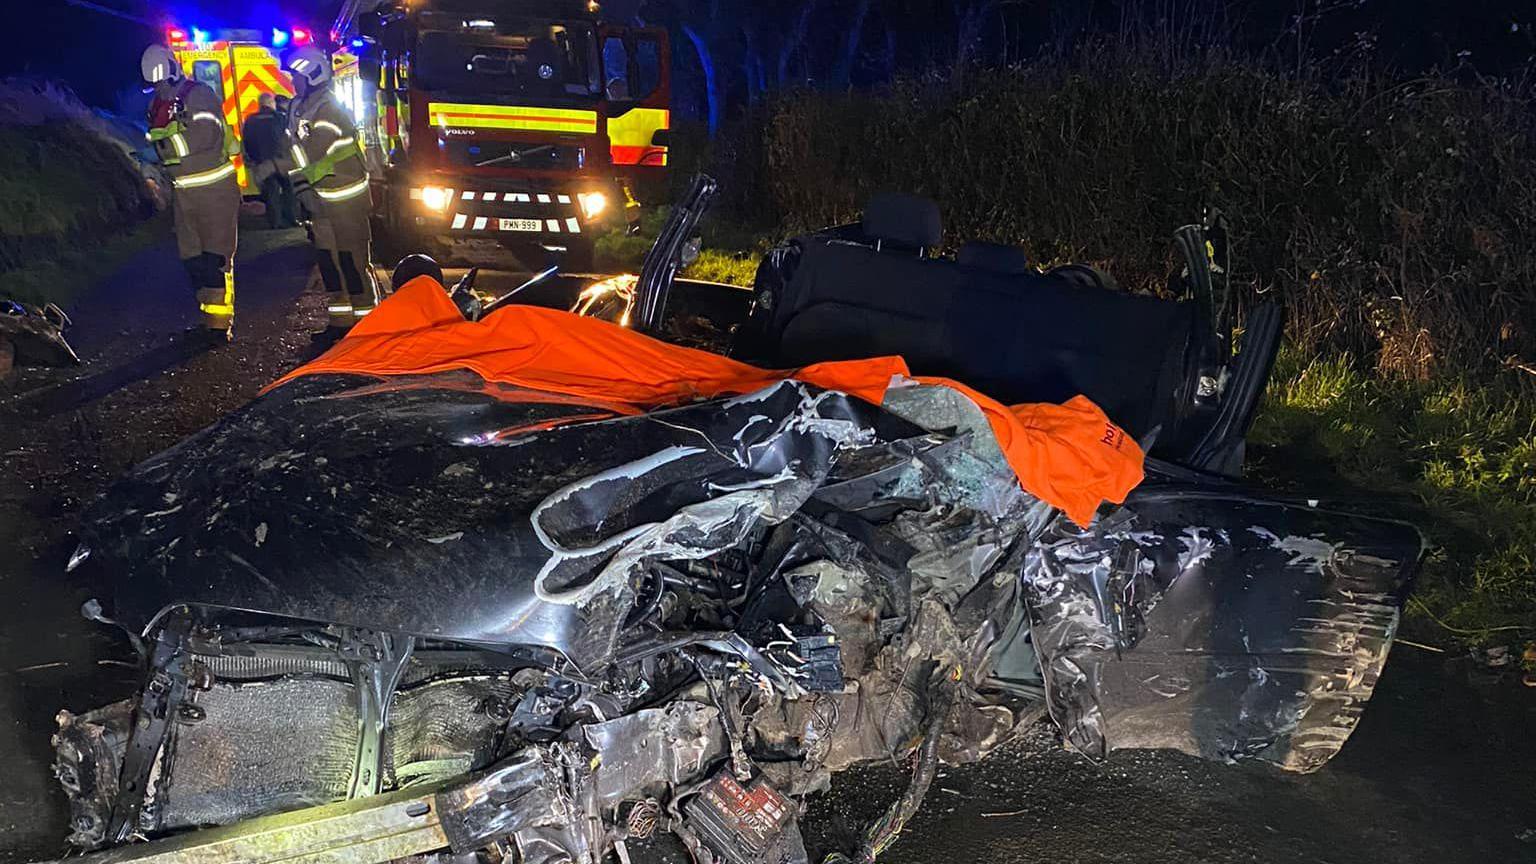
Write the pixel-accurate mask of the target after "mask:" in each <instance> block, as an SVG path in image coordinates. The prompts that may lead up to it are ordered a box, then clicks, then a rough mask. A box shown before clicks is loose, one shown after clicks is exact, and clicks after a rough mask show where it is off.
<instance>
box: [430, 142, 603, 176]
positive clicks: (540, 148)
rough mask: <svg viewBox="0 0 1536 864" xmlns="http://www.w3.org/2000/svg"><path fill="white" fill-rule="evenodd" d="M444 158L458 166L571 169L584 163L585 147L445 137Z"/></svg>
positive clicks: (579, 167) (580, 166) (584, 164)
mask: <svg viewBox="0 0 1536 864" xmlns="http://www.w3.org/2000/svg"><path fill="white" fill-rule="evenodd" d="M443 149H444V152H445V153H446V154H447V156H448V162H449V164H451V165H454V166H455V167H461V168H522V169H532V170H548V171H575V170H579V169H581V168H583V167H585V166H586V148H585V147H573V146H570V145H561V144H537V143H532V142H527V141H445V142H443Z"/></svg>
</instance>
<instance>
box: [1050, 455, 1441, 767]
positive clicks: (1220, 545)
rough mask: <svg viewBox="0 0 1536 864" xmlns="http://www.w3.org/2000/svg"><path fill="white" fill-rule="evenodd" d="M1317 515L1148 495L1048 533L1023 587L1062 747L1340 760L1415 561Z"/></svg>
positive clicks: (1377, 534)
mask: <svg viewBox="0 0 1536 864" xmlns="http://www.w3.org/2000/svg"><path fill="white" fill-rule="evenodd" d="M1315 503H1316V502H1310V503H1309V502H1306V501H1282V500H1273V499H1265V498H1260V497H1254V496H1250V495H1247V494H1245V493H1244V492H1242V491H1241V490H1239V489H1237V488H1236V487H1223V486H1220V485H1214V484H1200V485H1191V484H1186V483H1178V482H1170V481H1161V482H1159V481H1156V480H1154V481H1152V482H1150V483H1148V484H1147V485H1145V486H1143V487H1142V488H1141V489H1140V490H1138V491H1137V492H1135V493H1133V494H1132V496H1131V498H1130V499H1129V500H1128V501H1127V502H1126V504H1125V508H1124V509H1123V510H1122V511H1120V512H1118V513H1116V514H1114V515H1113V516H1112V517H1111V518H1109V519H1105V520H1101V521H1100V522H1099V523H1097V524H1095V526H1094V527H1093V528H1091V529H1090V530H1087V531H1083V530H1080V529H1078V528H1076V527H1075V526H1072V525H1071V524H1070V523H1067V522H1066V521H1065V520H1058V522H1057V523H1056V525H1055V526H1054V528H1053V529H1052V531H1051V532H1048V533H1047V535H1046V536H1045V537H1043V538H1042V539H1041V541H1040V542H1039V543H1038V544H1037V545H1036V546H1035V547H1034V548H1033V549H1032V550H1031V552H1030V553H1029V555H1028V557H1027V560H1026V564H1025V569H1024V578H1025V586H1026V592H1027V599H1028V601H1029V604H1030V606H1031V609H1032V612H1033V615H1034V621H1033V625H1032V637H1033V642H1034V645H1035V648H1036V650H1037V651H1038V652H1039V653H1040V655H1041V658H1042V668H1043V672H1044V677H1045V681H1046V689H1047V693H1048V697H1049V708H1050V711H1051V715H1052V717H1053V718H1054V719H1055V720H1056V722H1057V723H1058V724H1059V725H1060V726H1061V727H1062V729H1063V731H1064V733H1065V735H1066V739H1067V742H1068V743H1069V744H1070V745H1071V746H1072V747H1073V748H1074V749H1076V750H1078V751H1080V752H1082V753H1085V754H1087V755H1089V756H1091V757H1094V758H1103V757H1104V756H1105V755H1106V754H1107V753H1108V751H1110V750H1115V749H1123V748H1168V749H1175V750H1182V751H1184V752H1187V753H1191V754H1194V755H1197V756H1202V757H1205V758H1208V759H1216V760H1223V761H1232V760H1237V759H1248V758H1253V759H1261V760H1264V761H1267V762H1272V763H1274V764H1276V765H1279V766H1280V767H1282V768H1286V769H1289V770H1294V771H1312V770H1315V769H1317V768H1318V767H1321V766H1322V764H1323V763H1325V762H1326V761H1327V760H1328V759H1329V758H1331V757H1332V756H1333V755H1334V753H1336V752H1338V749H1339V748H1340V747H1341V746H1342V745H1343V743H1344V740H1345V739H1346V738H1347V737H1348V736H1349V733H1350V732H1351V731H1352V730H1353V729H1354V726H1355V723H1356V722H1357V721H1358V719H1359V716H1360V712H1361V711H1362V710H1363V707H1364V704H1365V702H1366V701H1367V700H1368V699H1369V698H1370V696H1371V692H1372V690H1373V688H1374V687H1375V684H1376V679H1377V676H1378V675H1379V674H1380V672H1381V668H1382V666H1383V664H1384V663H1385V662H1386V656H1387V650H1388V648H1390V646H1391V641H1392V636H1393V634H1394V633H1395V631H1396V628H1397V624H1398V618H1399V610H1400V608H1401V605H1402V601H1403V598H1404V596H1405V593H1406V591H1407V587H1408V582H1409V580H1410V578H1411V576H1412V574H1413V572H1414V569H1415V567H1416V565H1417V563H1418V560H1419V558H1420V556H1421V555H1422V553H1423V549H1424V545H1423V539H1422V537H1421V536H1420V534H1419V533H1418V531H1417V530H1416V529H1414V528H1413V527H1412V526H1409V525H1407V524H1404V523H1400V522H1394V521H1390V520H1385V519H1375V518H1368V517H1364V516H1359V515H1354V514H1350V513H1346V512H1340V511H1337V510H1332V509H1328V508H1326V507H1320V506H1314V505H1315Z"/></svg>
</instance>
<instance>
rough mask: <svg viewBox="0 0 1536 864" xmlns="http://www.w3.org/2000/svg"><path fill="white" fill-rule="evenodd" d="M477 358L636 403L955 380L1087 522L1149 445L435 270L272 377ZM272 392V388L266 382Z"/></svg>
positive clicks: (1082, 424) (865, 393)
mask: <svg viewBox="0 0 1536 864" xmlns="http://www.w3.org/2000/svg"><path fill="white" fill-rule="evenodd" d="M449 369H469V370H472V371H474V372H475V373H477V374H479V375H480V376H481V377H482V378H485V379H487V380H489V381H497V382H501V383H506V384H512V385H516V386H519V387H527V388H530V389H534V390H543V391H547V392H555V393H562V394H566V395H569V396H576V397H585V398H590V399H592V400H594V401H600V402H602V403H604V404H605V405H611V404H612V403H614V402H619V403H624V404H627V405H631V406H633V407H634V410H635V412H636V413H640V412H643V411H646V410H650V409H653V408H658V407H663V406H670V405H677V404H683V403H687V402H690V401H695V400H699V399H712V398H715V397H717V396H723V395H732V394H739V393H750V392H752V391H754V390H759V389H761V388H763V387H767V386H769V385H770V384H773V383H774V382H776V381H780V380H783V379H785V378H794V379H796V380H799V381H804V382H806V383H809V384H814V385H816V386H818V387H823V388H826V389H829V390H838V391H841V392H843V393H847V394H849V395H851V396H856V397H858V398H860V399H863V400H865V401H867V402H871V403H874V404H879V403H880V402H881V401H883V400H884V398H885V391H886V389H887V388H889V387H890V386H891V385H892V383H893V382H899V380H900V379H899V378H897V376H902V377H905V378H912V379H914V380H918V381H921V382H923V383H925V384H939V385H943V386H947V387H953V388H955V389H956V390H959V391H960V392H962V393H964V394H965V395H966V396H967V397H969V398H970V399H971V400H973V401H974V402H975V403H976V404H977V405H978V406H980V408H981V410H982V411H983V412H984V413H985V415H986V417H987V421H988V423H989V424H990V425H991V427H992V431H993V432H994V433H995V434H996V435H997V440H998V443H999V444H1000V445H1001V446H1002V449H1003V453H1004V454H1005V455H1006V456H1007V458H1008V462H1009V464H1010V465H1011V466H1012V467H1013V470H1014V473H1016V474H1017V475H1018V477H1019V483H1020V484H1021V485H1023V487H1024V489H1025V490H1026V491H1028V492H1029V493H1030V494H1032V495H1035V496H1036V497H1038V498H1041V499H1042V500H1045V501H1047V502H1049V503H1050V504H1052V505H1054V506H1056V507H1059V508H1061V509H1062V510H1064V511H1066V513H1067V515H1068V516H1069V517H1071V519H1072V520H1073V521H1074V522H1076V523H1078V524H1079V525H1085V526H1086V525H1087V524H1088V523H1089V522H1090V521H1092V519H1093V514H1094V511H1096V510H1097V509H1098V507H1099V504H1100V503H1101V502H1103V501H1104V500H1109V501H1113V502H1115V503H1119V502H1122V501H1124V500H1125V496H1126V494H1127V493H1129V492H1130V491H1131V490H1132V489H1134V488H1135V487H1136V485H1137V484H1138V483H1140V482H1141V479H1142V461H1143V459H1142V453H1141V449H1140V448H1139V447H1138V446H1137V445H1136V442H1135V441H1134V440H1132V439H1131V438H1130V437H1129V436H1128V435H1126V434H1125V432H1124V430H1122V429H1121V428H1120V427H1118V426H1116V425H1115V424H1114V423H1112V422H1111V421H1110V420H1109V418H1108V417H1106V416H1105V415H1104V412H1103V411H1101V410H1100V409H1099V407H1098V406H1097V405H1095V404H1094V403H1093V402H1091V401H1090V400H1089V399H1088V398H1087V397H1085V396H1077V397H1075V398H1073V399H1071V400H1070V401H1068V402H1067V403H1066V404H1065V405H1050V404H1025V405H1015V406H1012V407H1008V406H1004V405H1003V404H1002V403H1000V402H998V401H997V400H995V399H992V398H990V397H988V396H986V395H983V394H981V393H978V392H976V391H975V390H972V389H971V388H969V387H967V386H965V385H964V384H961V383H959V382H956V381H951V380H949V379H944V378H931V377H916V376H912V375H911V374H910V372H909V371H908V369H907V364H906V362H905V361H903V360H902V359H901V358H900V357H876V358H872V359H869V360H845V361H837V362H829V363H817V364H814V365H811V366H805V367H802V368H800V369H791V370H780V371H775V370H769V369H759V368H757V367H755V366H749V365H747V364H745V363H740V362H738V361H735V360H731V359H730V358H727V357H721V356H719V355H717V354H710V353H709V352H707V351H699V350H696V349H693V348H683V347H680V346H677V345H672V344H669V343H666V342H661V341H659V340H656V339H653V338H651V337H649V336H646V335H644V334H641V333H637V332H635V331H633V330H629V329H627V328H624V327H619V326H617V325H614V324H609V323H607V322H604V321H599V320H596V319H593V318H583V317H580V316H577V315H572V314H571V313H569V312H561V311H558V310H554V309H544V308H540V307H535V306H509V307H507V308H504V309H502V310H499V311H497V312H495V313H493V314H492V315H490V316H488V317H487V318H485V319H484V320H481V321H466V320H464V318H463V316H462V315H460V314H459V311H458V309H456V308H455V307H454V305H453V303H452V301H450V300H449V299H448V295H447V293H446V292H444V291H443V289H442V287H441V286H439V285H438V284H437V283H436V282H433V281H432V280H431V279H429V278H427V277H419V278H417V279H414V280H412V281H411V282H408V283H406V285H405V286H404V287H402V288H401V289H400V290H399V291H397V292H396V293H395V294H394V295H393V296H391V297H390V298H389V299H388V300H386V301H384V302H383V303H381V304H379V306H378V308H377V309H375V310H374V311H373V312H372V313H371V314H370V315H369V316H368V317H367V318H364V319H363V320H362V321H360V322H358V323H357V325H356V326H354V327H353V328H352V331H351V332H350V333H349V334H348V335H347V337H346V338H345V339H343V340H341V341H340V342H338V343H337V344H336V346H335V347H334V348H332V349H331V350H330V351H327V352H326V353H325V354H324V355H322V356H320V357H319V358H317V359H315V360H314V361H313V362H311V363H308V364H306V365H304V366H301V367H299V368H298V369H296V370H294V371H292V372H290V373H288V374H287V375H285V376H283V377H282V378H280V379H278V380H277V381H275V382H273V383H272V384H269V385H268V386H267V388H266V389H267V390H270V389H272V388H273V387H277V386H279V385H281V384H283V383H285V382H287V381H291V380H293V379H294V378H297V377H299V376H301V375H318V374H323V373H353V374H363V375H418V374H425V373H430V372H441V371H446V370H449ZM264 392H265V391H264Z"/></svg>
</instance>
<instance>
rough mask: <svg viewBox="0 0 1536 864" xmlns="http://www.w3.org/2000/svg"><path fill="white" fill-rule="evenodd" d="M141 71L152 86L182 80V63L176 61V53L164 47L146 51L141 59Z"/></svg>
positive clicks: (154, 46)
mask: <svg viewBox="0 0 1536 864" xmlns="http://www.w3.org/2000/svg"><path fill="white" fill-rule="evenodd" d="M139 71H140V72H141V73H143V75H144V80H145V81H147V82H149V83H150V84H159V83H160V82H161V81H180V80H181V63H180V62H179V61H178V60H177V59H176V53H175V52H174V51H172V50H171V49H169V48H167V47H165V46H164V45H151V46H149V47H148V48H145V49H144V55H143V56H142V57H140V58H139Z"/></svg>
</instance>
